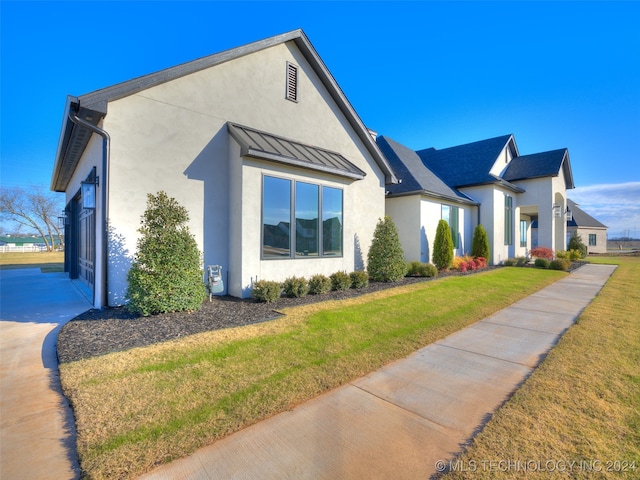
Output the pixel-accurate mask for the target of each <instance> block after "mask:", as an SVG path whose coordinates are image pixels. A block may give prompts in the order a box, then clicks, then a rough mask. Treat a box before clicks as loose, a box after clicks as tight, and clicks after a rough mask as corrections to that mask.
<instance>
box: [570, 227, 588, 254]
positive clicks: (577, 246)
mask: <svg viewBox="0 0 640 480" xmlns="http://www.w3.org/2000/svg"><path fill="white" fill-rule="evenodd" d="M567 249H568V250H577V251H578V252H580V258H584V257H586V256H587V246H586V245H585V244H584V242H583V241H582V237H581V236H580V234H579V233H578V231H577V230H574V231H573V233H572V234H571V237H570V238H569V245H567ZM576 260H577V259H576Z"/></svg>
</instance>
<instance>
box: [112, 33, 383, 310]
mask: <svg viewBox="0 0 640 480" xmlns="http://www.w3.org/2000/svg"><path fill="white" fill-rule="evenodd" d="M287 61H290V62H293V63H295V64H296V65H298V67H299V77H298V78H299V83H298V84H299V101H298V102H297V103H294V102H291V101H288V100H286V99H285V98H284V94H285V72H286V62H287ZM227 121H232V122H236V123H240V124H243V125H247V126H249V127H252V128H256V129H259V130H264V131H266V132H269V133H272V134H275V135H280V136H283V137H286V138H291V139H295V140H297V141H300V142H303V143H308V144H310V145H314V146H318V147H322V148H326V149H328V150H332V151H337V152H339V153H340V154H342V155H343V156H345V157H346V158H347V159H348V160H349V161H350V162H352V163H354V164H355V165H357V166H358V167H359V168H360V169H362V170H363V171H365V172H366V174H367V175H366V177H365V179H364V180H360V181H355V182H350V183H349V184H348V185H344V186H343V188H344V229H345V230H344V240H343V241H344V249H345V256H344V258H343V259H342V260H336V259H319V260H318V261H317V262H315V263H317V264H318V265H312V263H313V262H311V263H310V262H306V261H301V260H288V261H282V264H281V265H278V262H273V261H268V262H264V261H262V262H260V261H259V264H256V263H255V261H256V258H258V259H259V253H260V245H259V244H260V235H259V232H260V228H261V225H260V222H261V218H260V203H261V198H260V192H261V188H260V183H259V182H258V179H259V178H261V174H262V172H263V171H264V170H265V169H266V170H269V169H275V170H278V168H279V167H274V166H273V165H260V166H257V165H254V164H252V163H251V162H246V161H245V162H244V163H243V161H242V159H241V158H239V156H238V155H239V154H238V148H237V145H235V142H234V141H233V140H230V138H229V135H228V133H227V130H226V122H227ZM104 128H105V130H107V131H108V132H109V134H110V135H111V139H112V142H111V179H110V180H111V181H110V211H109V215H110V223H111V226H112V229H113V233H114V235H117V236H118V238H120V239H121V242H120V244H119V245H120V252H119V258H118V256H117V255H116V256H114V257H113V258H112V261H114V262H119V263H120V264H121V265H126V263H127V261H130V258H131V256H132V255H133V252H135V248H136V239H137V238H138V233H137V229H138V227H139V221H140V216H141V215H142V213H143V212H144V210H145V208H146V195H147V194H148V193H156V192H158V191H159V190H165V191H166V192H167V193H168V194H169V195H170V196H172V197H175V198H176V200H177V201H178V202H179V203H180V204H182V205H183V206H185V207H186V208H187V209H188V211H189V214H190V219H191V220H190V224H189V227H190V230H191V233H192V234H193V235H194V236H195V238H196V241H197V242H198V245H199V247H200V248H201V250H202V251H203V252H204V264H205V265H208V264H220V265H222V266H223V270H224V272H225V275H226V272H227V271H229V272H230V273H229V278H228V283H230V284H232V285H233V289H232V290H233V291H232V292H231V293H232V294H238V293H242V294H243V295H245V296H246V294H247V289H248V288H249V287H250V285H251V282H252V280H253V279H255V278H264V279H274V280H280V279H282V277H283V275H284V274H285V272H286V274H287V275H286V276H290V275H303V274H311V273H312V271H313V270H315V267H316V266H317V267H318V268H319V269H320V270H322V272H315V271H314V272H313V273H326V272H329V273H333V272H334V271H336V270H339V269H344V270H348V271H352V270H353V269H354V268H353V267H354V264H355V263H356V262H355V260H354V253H353V250H354V246H353V245H354V237H355V236H357V238H358V239H359V242H360V246H361V249H362V252H361V254H362V255H363V256H364V258H366V253H367V250H368V247H369V245H370V242H371V238H372V236H373V230H374V228H375V225H376V222H377V219H378V218H381V217H382V216H384V176H383V175H382V173H381V171H380V169H379V167H378V166H377V165H376V164H375V162H374V160H373V159H372V158H371V156H370V154H369V153H368V151H367V149H366V148H365V146H364V145H363V144H362V142H361V141H360V140H359V138H358V136H357V134H356V133H355V132H354V131H353V130H352V129H351V128H350V127H349V124H348V122H347V120H346V118H345V117H344V115H343V114H342V113H341V112H340V111H339V109H338V107H337V106H336V105H335V103H334V102H333V100H332V99H331V98H330V96H329V94H328V93H327V92H326V91H325V90H324V87H323V86H322V85H321V82H320V80H319V78H318V77H317V76H316V75H315V73H314V72H313V71H312V69H311V67H310V66H309V65H308V64H307V62H306V60H305V58H304V56H303V55H302V54H301V53H300V52H299V51H298V49H297V47H295V44H293V43H292V42H291V43H288V44H281V45H277V46H274V47H271V48H268V49H266V50H262V51H260V52H257V53H254V54H251V55H247V56H244V57H241V58H237V59H235V60H233V61H229V62H227V63H224V64H220V65H217V66H215V67H212V68H210V69H207V70H203V71H200V72H197V73H194V74H191V75H189V76H186V77H183V78H180V79H176V80H173V81H171V82H168V83H165V84H162V85H158V86H156V87H153V88H149V89H147V90H144V91H142V92H139V93H137V94H134V95H131V96H129V97H125V98H122V99H119V100H116V101H113V102H111V103H110V104H109V107H108V114H107V117H106V118H105V121H104ZM292 175H294V176H295V175H298V176H300V178H303V176H304V175H307V173H306V172H302V171H296V172H294V173H292ZM321 180H322V181H323V182H327V184H331V182H334V183H340V182H341V180H339V179H338V178H337V177H335V178H330V176H326V177H324V178H322V179H321ZM239 235H240V238H241V240H239V238H238V236H239ZM256 256H257V257H256ZM312 266H313V268H311V267H312ZM113 271H114V278H111V277H112V275H111V272H110V290H112V291H113V293H112V294H111V297H110V302H113V303H118V299H119V298H121V295H122V291H123V289H126V269H124V268H123V269H116V268H114V269H113ZM123 272H124V273H123Z"/></svg>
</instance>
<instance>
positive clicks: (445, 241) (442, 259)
mask: <svg viewBox="0 0 640 480" xmlns="http://www.w3.org/2000/svg"><path fill="white" fill-rule="evenodd" d="M452 263H453V239H452V238H451V229H450V228H449V224H448V223H447V221H446V220H440V221H439V222H438V228H437V230H436V238H435V240H434V241H433V264H434V265H435V266H436V267H438V270H446V269H448V268H449V267H451V264H452Z"/></svg>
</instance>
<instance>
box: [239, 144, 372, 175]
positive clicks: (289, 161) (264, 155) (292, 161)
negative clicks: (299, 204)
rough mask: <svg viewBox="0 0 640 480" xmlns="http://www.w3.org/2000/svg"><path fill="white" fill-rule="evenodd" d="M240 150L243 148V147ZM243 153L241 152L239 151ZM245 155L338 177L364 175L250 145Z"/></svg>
mask: <svg viewBox="0 0 640 480" xmlns="http://www.w3.org/2000/svg"><path fill="white" fill-rule="evenodd" d="M242 150H245V149H244V147H243V148H242ZM240 153H243V152H240ZM244 156H246V157H252V158H256V159H258V160H270V161H272V162H277V163H282V164H284V165H293V166H296V167H300V168H305V169H307V170H317V171H320V172H325V173H331V174H333V175H337V176H339V177H346V178H351V179H353V180H362V179H363V178H364V175H358V174H356V173H351V172H347V171H344V170H340V169H337V168H331V167H325V166H322V165H315V164H310V163H308V162H303V161H301V160H298V159H296V158H292V157H282V156H281V155H274V154H271V153H269V152H263V151H262V150H255V149H253V148H251V147H249V148H247V149H246V152H245V153H244Z"/></svg>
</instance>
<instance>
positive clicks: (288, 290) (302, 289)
mask: <svg viewBox="0 0 640 480" xmlns="http://www.w3.org/2000/svg"><path fill="white" fill-rule="evenodd" d="M282 289H283V290H284V294H285V295H286V296H288V297H294V298H298V297H304V296H305V295H306V294H307V293H309V283H308V282H307V280H306V279H305V278H304V277H296V276H293V277H289V278H287V279H286V280H285V281H284V284H283V285H282Z"/></svg>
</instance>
